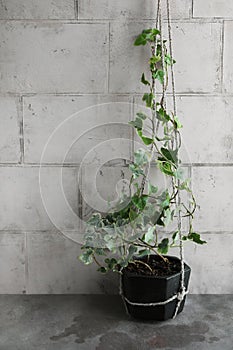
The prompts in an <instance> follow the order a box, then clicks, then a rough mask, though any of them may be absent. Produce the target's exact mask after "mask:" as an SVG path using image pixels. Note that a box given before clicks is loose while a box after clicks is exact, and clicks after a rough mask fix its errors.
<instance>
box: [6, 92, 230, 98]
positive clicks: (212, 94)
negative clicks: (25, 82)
mask: <svg viewBox="0 0 233 350" xmlns="http://www.w3.org/2000/svg"><path fill="white" fill-rule="evenodd" d="M158 95H160V93H158ZM167 95H168V96H172V93H171V92H168V93H167ZM37 96H38V97H46V96H48V97H49V96H53V97H82V96H90V97H91V96H110V97H113V96H125V97H132V96H135V97H142V96H143V93H140V92H138V93H137V92H109V93H107V92H96V93H95V92H94V93H93V92H91V93H83V92H60V93H56V92H49V93H46V92H33V93H31V92H29V93H0V97H12V98H20V97H23V98H29V97H37ZM176 96H180V97H198V96H200V97H202V96H203V97H233V92H232V93H228V92H223V93H221V92H199V91H196V92H195V91H194V92H185V91H183V92H182V91H181V92H177V93H176Z"/></svg>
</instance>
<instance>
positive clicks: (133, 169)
mask: <svg viewBox="0 0 233 350" xmlns="http://www.w3.org/2000/svg"><path fill="white" fill-rule="evenodd" d="M129 169H130V170H131V172H132V174H133V178H134V179H137V178H139V176H141V175H142V176H143V175H144V172H143V170H142V169H140V168H139V167H138V166H137V165H136V164H130V165H129Z"/></svg>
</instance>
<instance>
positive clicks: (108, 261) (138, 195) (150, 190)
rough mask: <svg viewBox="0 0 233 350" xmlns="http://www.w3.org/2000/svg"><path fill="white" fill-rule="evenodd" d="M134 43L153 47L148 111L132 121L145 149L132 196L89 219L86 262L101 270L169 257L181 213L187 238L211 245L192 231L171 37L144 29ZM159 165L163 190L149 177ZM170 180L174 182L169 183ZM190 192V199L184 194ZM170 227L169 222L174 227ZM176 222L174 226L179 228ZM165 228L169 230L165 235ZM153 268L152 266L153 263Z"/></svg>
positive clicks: (135, 166)
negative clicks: (173, 100) (171, 100)
mask: <svg viewBox="0 0 233 350" xmlns="http://www.w3.org/2000/svg"><path fill="white" fill-rule="evenodd" d="M134 45H135V46H146V45H148V46H149V47H150V52H151V56H150V58H149V71H150V74H149V77H146V75H145V74H144V73H143V74H142V76H141V83H142V84H143V85H145V86H146V87H147V88H148V92H146V93H145V94H144V95H143V97H142V101H143V102H144V103H145V106H146V107H147V108H146V110H147V113H144V112H138V113H137V114H136V116H135V119H134V120H132V121H131V122H130V123H129V124H130V125H131V126H132V128H134V129H135V132H136V133H137V135H138V137H139V138H140V140H141V142H142V145H143V147H142V148H140V149H138V150H137V151H136V152H135V154H134V161H133V162H132V163H131V164H129V166H128V167H129V170H130V172H131V180H130V184H129V187H130V191H129V193H130V195H128V196H126V195H123V196H122V198H121V200H120V201H119V203H118V204H117V206H116V207H115V208H114V210H111V211H110V212H109V213H107V214H102V213H94V214H93V215H92V216H91V218H90V219H89V221H88V222H87V228H86V232H85V242H84V245H83V246H82V254H81V256H80V259H81V261H82V262H83V263H84V264H87V265H88V264H91V263H92V262H96V263H97V264H98V269H99V271H100V272H103V273H105V272H107V271H110V270H111V271H117V272H119V271H121V270H122V269H123V268H125V267H127V266H128V265H129V264H135V262H140V261H141V260H140V258H142V257H145V256H149V255H151V254H157V255H159V256H160V257H161V259H163V260H164V261H167V259H166V254H167V253H168V252H169V250H170V248H172V247H176V246H177V239H178V237H179V236H180V230H181V229H182V228H181V227H180V226H179V225H177V224H176V225H174V224H173V225H172V227H173V229H172V230H170V231H169V227H171V225H170V224H171V223H172V222H174V223H176V222H177V217H178V216H179V217H181V218H188V222H189V228H188V230H187V233H186V234H183V233H182V235H183V236H182V237H183V238H182V239H183V241H192V242H194V243H196V244H204V243H206V242H205V241H203V240H202V239H201V236H200V234H199V233H197V232H195V231H194V230H193V224H192V221H193V217H194V213H195V210H196V207H197V205H196V201H195V198H194V195H193V192H192V189H191V187H190V179H188V178H185V176H184V172H183V170H182V165H181V160H180V158H179V151H180V148H181V135H180V129H181V128H182V124H181V122H180V120H179V118H178V116H177V115H174V113H172V112H169V111H168V109H167V107H166V103H165V92H166V90H167V88H168V71H169V68H171V66H172V65H174V64H175V63H176V62H175V60H174V59H173V58H172V57H171V56H170V54H169V52H168V49H167V43H166V40H163V39H162V36H161V33H160V31H159V30H158V29H156V28H151V29H146V30H143V31H142V33H141V34H140V35H139V36H138V37H137V38H136V40H135V43H134ZM157 86H161V87H162V91H163V93H162V97H161V98H160V99H159V100H157V97H156V95H158V94H157V91H156V90H157ZM151 167H157V168H158V169H159V171H160V172H161V173H162V174H163V175H164V176H166V177H167V178H168V179H170V181H168V183H169V186H168V187H167V188H165V189H164V190H163V191H160V190H159V189H158V187H157V186H155V185H154V183H152V181H151V180H150V168H151ZM170 184H171V185H170ZM182 192H186V193H187V196H188V198H189V199H190V200H189V203H188V204H187V203H184V202H183V201H182V200H181V199H180V198H182V197H184V196H182ZM169 225H170V226H169ZM174 226H175V228H174ZM165 231H168V232H166V234H165V233H164V232H165ZM148 268H149V266H148Z"/></svg>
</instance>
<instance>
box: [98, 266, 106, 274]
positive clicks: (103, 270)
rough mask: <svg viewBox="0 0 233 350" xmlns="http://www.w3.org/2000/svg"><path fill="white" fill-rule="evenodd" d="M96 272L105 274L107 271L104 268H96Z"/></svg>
mask: <svg viewBox="0 0 233 350" xmlns="http://www.w3.org/2000/svg"><path fill="white" fill-rule="evenodd" d="M97 271H99V272H101V273H106V272H108V270H107V269H106V268H105V267H103V266H102V267H99V268H98V270H97Z"/></svg>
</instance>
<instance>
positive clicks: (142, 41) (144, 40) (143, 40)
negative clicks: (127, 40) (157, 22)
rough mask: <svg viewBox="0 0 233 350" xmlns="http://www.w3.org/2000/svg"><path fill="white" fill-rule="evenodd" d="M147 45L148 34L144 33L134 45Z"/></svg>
mask: <svg viewBox="0 0 233 350" xmlns="http://www.w3.org/2000/svg"><path fill="white" fill-rule="evenodd" d="M146 43H147V36H146V33H142V34H140V35H139V36H138V37H137V38H136V40H135V42H134V45H135V46H140V45H143V46H145V45H146Z"/></svg>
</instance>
